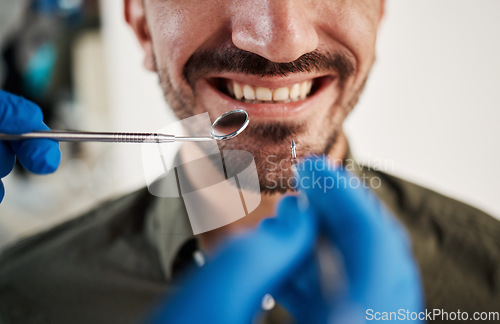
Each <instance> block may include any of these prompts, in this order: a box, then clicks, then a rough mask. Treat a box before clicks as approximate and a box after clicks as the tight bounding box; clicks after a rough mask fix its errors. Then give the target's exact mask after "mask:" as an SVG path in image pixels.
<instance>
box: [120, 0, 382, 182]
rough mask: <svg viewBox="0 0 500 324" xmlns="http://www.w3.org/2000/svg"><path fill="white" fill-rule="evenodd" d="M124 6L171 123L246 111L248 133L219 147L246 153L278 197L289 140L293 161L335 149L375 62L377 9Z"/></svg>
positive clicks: (264, 3)
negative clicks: (293, 148)
mask: <svg viewBox="0 0 500 324" xmlns="http://www.w3.org/2000/svg"><path fill="white" fill-rule="evenodd" d="M125 1H126V15H127V20H128V21H129V23H130V24H131V25H132V27H133V28H134V30H135V31H136V34H137V35H138V37H139V40H140V41H141V44H142V45H143V48H144V49H145V52H146V58H145V62H146V66H147V67H148V68H149V69H151V70H155V71H157V72H158V75H159V78H160V82H161V86H162V88H163V92H164V94H165V97H166V99H167V101H168V103H169V104H170V106H171V107H172V109H173V111H174V112H175V114H176V115H177V116H178V117H179V118H181V119H183V118H186V117H189V116H192V115H195V114H200V113H203V112H208V113H209V115H210V117H211V119H212V120H214V119H215V118H216V117H217V116H219V115H221V114H223V113H224V112H227V111H229V110H234V109H244V110H246V111H247V112H248V114H249V115H250V125H249V127H248V129H247V130H245V131H244V132H243V133H242V134H241V135H239V136H238V137H236V138H234V139H232V140H230V141H227V142H223V143H222V142H221V148H223V149H239V150H246V151H249V152H251V153H252V154H253V155H254V157H255V160H256V163H257V168H258V172H259V177H260V181H261V187H262V189H263V190H269V191H273V189H277V190H278V191H281V190H280V189H286V188H275V187H276V180H278V179H279V178H281V177H283V178H285V179H286V178H288V177H289V176H290V172H289V171H287V169H288V168H286V167H285V166H286V165H287V163H286V162H285V163H283V162H281V161H290V141H291V139H292V138H293V139H294V140H295V142H296V143H297V153H298V155H299V157H300V156H305V155H309V154H328V153H329V152H330V151H331V149H332V147H333V146H334V145H335V142H336V139H337V135H338V134H339V132H340V131H341V125H342V122H343V121H344V119H345V117H346V115H347V114H348V112H349V111H350V110H351V109H352V107H353V106H354V104H355V103H356V102H357V99H358V97H359V94H360V92H361V90H362V88H363V85H364V83H365V81H366V78H367V76H368V72H369V70H370V68H371V66H372V63H373V61H374V57H375V54H374V53H375V40H376V34H377V28H378V25H379V21H380V18H381V16H382V11H383V0H275V1H273V0H203V1H199V0H144V2H143V3H142V2H141V0H125ZM282 169H283V170H282ZM281 183H283V181H281ZM281 183H280V185H279V186H278V187H281ZM284 183H287V182H286V181H285V182H284Z"/></svg>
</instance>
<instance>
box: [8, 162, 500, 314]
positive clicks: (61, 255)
mask: <svg viewBox="0 0 500 324" xmlns="http://www.w3.org/2000/svg"><path fill="white" fill-rule="evenodd" d="M356 173H358V175H360V174H361V173H363V174H364V175H365V179H366V180H367V183H370V179H374V178H377V179H380V180H381V183H380V187H379V188H378V189H374V191H375V192H376V194H377V195H378V196H379V197H380V198H381V200H382V201H383V202H384V203H385V204H386V205H387V207H388V208H389V209H390V210H391V211H392V212H393V214H394V215H395V216H396V217H397V218H398V219H399V220H400V221H401V222H402V223H403V224H404V225H405V227H406V229H407V230H408V233H409V235H410V237H411V240H412V244H413V250H414V254H415V257H416V259H417V262H418V265H419V267H420V271H421V274H422V277H423V283H424V291H425V299H426V304H427V309H434V308H436V309H443V310H445V311H449V312H456V311H458V310H460V311H462V312H463V311H468V312H469V315H470V316H472V313H473V312H475V311H481V312H482V311H496V312H498V311H500V223H499V222H498V221H497V220H495V219H493V218H491V217H490V216H488V215H486V214H485V213H483V212H481V211H479V210H477V209H474V208H472V207H469V206H467V205H465V204H463V203H461V202H458V201H456V200H453V199H450V198H447V197H444V196H442V195H439V194H437V193H435V192H433V191H430V190H427V189H425V188H422V187H420V186H417V185H415V184H412V183H409V182H406V181H404V180H401V179H399V178H396V177H393V176H390V175H388V174H385V173H382V172H378V171H374V170H370V169H367V168H364V169H358V170H356ZM377 184H378V183H377ZM195 250H197V241H196V237H194V236H193V234H192V231H191V229H190V225H189V221H188V218H187V216H186V211H185V208H184V205H183V203H182V200H181V199H179V198H158V197H153V196H152V195H150V194H149V193H148V191H147V189H142V190H139V191H137V192H134V193H131V194H128V195H126V196H124V197H121V198H119V199H116V200H112V201H109V202H107V203H104V204H103V205H101V206H99V207H98V208H96V209H95V210H92V211H90V212H88V213H87V214H85V215H83V216H81V217H79V218H76V219H73V220H71V221H68V222H66V223H63V224H61V225H59V226H57V227H55V228H52V229H50V230H48V231H46V232H43V233H40V234H38V235H35V236H33V237H29V238H26V239H24V240H22V241H20V242H18V243H16V244H15V245H13V246H11V247H10V248H8V249H6V250H5V251H4V252H3V253H2V254H1V255H0V323H137V322H140V321H141V320H143V319H144V318H146V316H147V314H148V312H150V311H151V309H152V308H153V307H154V306H155V304H156V303H157V302H158V301H159V299H160V298H161V297H162V296H164V295H165V294H168V293H171V292H172V291H174V290H175V289H176V282H177V281H176V278H178V277H179V274H181V273H183V272H185V270H186V269H187V267H189V265H190V264H193V253H194V251H195ZM207 302H210V301H207ZM283 313H284V312H283V310H282V309H281V308H280V307H276V308H275V309H273V310H272V311H270V312H268V314H266V315H267V316H266V317H265V318H264V319H263V322H268V323H271V322H276V323H279V322H283V319H284V317H283V316H284V314H283Z"/></svg>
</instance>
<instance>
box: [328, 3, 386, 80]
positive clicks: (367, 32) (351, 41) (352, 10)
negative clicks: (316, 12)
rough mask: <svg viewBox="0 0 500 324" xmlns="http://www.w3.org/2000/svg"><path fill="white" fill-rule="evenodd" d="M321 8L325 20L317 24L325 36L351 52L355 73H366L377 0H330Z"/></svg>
mask: <svg viewBox="0 0 500 324" xmlns="http://www.w3.org/2000/svg"><path fill="white" fill-rule="evenodd" d="M321 12H323V15H322V18H321V19H322V20H321V21H323V22H324V23H323V24H321V25H320V26H321V30H322V32H323V33H325V34H326V36H325V38H326V39H329V40H334V41H335V42H336V43H340V45H341V46H342V47H344V48H346V49H347V50H348V51H349V52H351V53H352V54H353V55H354V57H355V59H356V62H357V65H358V66H357V70H358V75H360V77H362V76H364V75H366V73H368V70H369V68H370V66H371V63H372V60H373V56H374V53H375V41H376V37H377V30H378V24H379V13H380V3H379V2H378V1H374V0H370V1H365V0H348V1H332V3H331V4H328V5H326V6H325V8H322V11H321ZM327 46H328V45H327Z"/></svg>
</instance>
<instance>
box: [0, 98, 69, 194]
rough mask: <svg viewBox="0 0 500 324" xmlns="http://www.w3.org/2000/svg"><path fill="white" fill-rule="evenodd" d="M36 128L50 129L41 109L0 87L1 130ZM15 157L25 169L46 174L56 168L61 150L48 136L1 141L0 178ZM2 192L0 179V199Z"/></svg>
mask: <svg viewBox="0 0 500 324" xmlns="http://www.w3.org/2000/svg"><path fill="white" fill-rule="evenodd" d="M36 130H49V128H48V127H47V125H45V124H44V123H43V115H42V111H41V110H40V108H39V107H38V106H37V105H35V104H34V103H32V102H30V101H28V100H26V99H24V98H21V97H18V96H15V95H13V94H10V93H7V92H5V91H2V90H0V133H6V134H21V133H27V132H31V131H36ZM16 157H17V158H18V159H19V162H20V163H21V165H22V166H23V167H24V168H26V169H27V170H28V171H30V172H33V173H37V174H47V173H52V172H54V171H55V170H56V169H57V167H58V165H59V161H60V159H61V152H60V151H59V145H58V143H57V142H56V141H53V140H48V139H31V140H23V141H10V142H5V141H0V179H1V178H3V177H5V176H6V175H7V174H9V173H10V171H12V168H13V167H14V162H15V159H16ZM4 193H5V191H4V186H3V184H2V182H1V180H0V202H1V201H2V199H3V197H4Z"/></svg>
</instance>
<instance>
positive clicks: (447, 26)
mask: <svg viewBox="0 0 500 324" xmlns="http://www.w3.org/2000/svg"><path fill="white" fill-rule="evenodd" d="M499 12H500V2H499V1H495V0H484V1H473V0H392V1H389V2H388V6H387V13H386V15H387V16H386V19H385V22H384V25H383V28H382V31H381V34H380V39H379V44H378V45H379V47H378V61H377V64H376V66H375V68H374V70H373V74H372V77H371V79H370V81H369V84H368V86H367V89H366V92H365V93H364V95H363V97H362V100H361V102H360V104H359V106H358V107H357V108H356V111H355V112H354V114H353V115H352V116H351V118H350V119H349V121H348V125H347V130H348V134H349V138H350V140H351V144H352V146H353V149H354V151H355V153H356V155H357V156H358V157H363V158H372V159H373V158H374V159H389V160H392V161H393V162H394V168H393V170H391V172H393V173H395V174H397V175H400V176H402V177H405V178H407V179H410V180H412V181H415V182H417V183H419V184H423V185H425V186H428V187H431V188H433V189H435V190H438V191H440V192H443V193H445V194H447V195H451V196H453V197H455V198H458V199H460V200H463V201H466V202H469V203H471V204H473V205H475V206H477V207H479V208H481V209H483V210H485V211H487V212H489V213H491V214H493V215H494V216H496V217H499V216H500V199H499V194H500V174H498V173H496V171H495V167H496V163H497V161H499V159H500V127H498V121H499V119H500V118H499V117H500V113H499V111H500V91H499V90H500V78H499V77H498V76H499V75H500V61H499V58H500V20H499V19H498V13H499Z"/></svg>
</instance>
